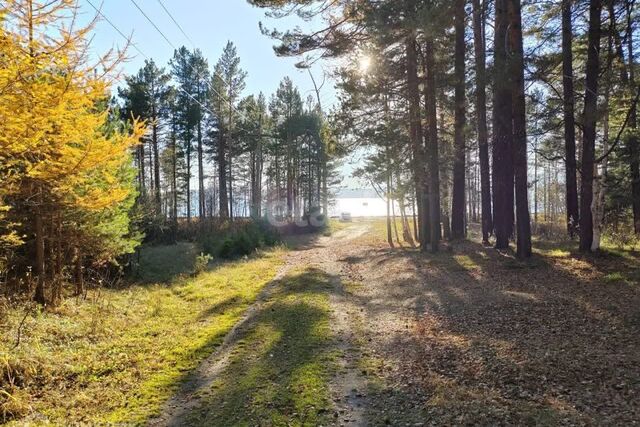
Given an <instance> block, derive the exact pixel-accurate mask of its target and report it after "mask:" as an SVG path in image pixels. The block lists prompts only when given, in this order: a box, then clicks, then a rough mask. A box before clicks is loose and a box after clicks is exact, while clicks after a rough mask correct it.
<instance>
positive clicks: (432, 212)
mask: <svg viewBox="0 0 640 427" xmlns="http://www.w3.org/2000/svg"><path fill="white" fill-rule="evenodd" d="M434 58H435V44H434V42H433V38H431V37H428V38H427V42H426V45H425V77H426V82H425V83H426V84H425V110H426V116H427V134H428V138H427V143H428V145H427V154H428V159H429V222H430V225H431V233H430V235H431V252H433V253H436V252H438V249H439V248H438V246H439V242H440V236H441V235H442V230H441V226H440V222H441V221H440V209H441V207H440V154H439V146H438V145H439V142H438V113H437V108H436V78H435V74H436V69H435V59H434Z"/></svg>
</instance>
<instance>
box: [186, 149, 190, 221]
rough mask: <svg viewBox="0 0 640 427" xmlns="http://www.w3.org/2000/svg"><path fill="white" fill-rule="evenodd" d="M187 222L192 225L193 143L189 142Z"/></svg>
mask: <svg viewBox="0 0 640 427" xmlns="http://www.w3.org/2000/svg"><path fill="white" fill-rule="evenodd" d="M186 190H187V222H188V223H189V224H190V223H191V141H188V142H187V177H186Z"/></svg>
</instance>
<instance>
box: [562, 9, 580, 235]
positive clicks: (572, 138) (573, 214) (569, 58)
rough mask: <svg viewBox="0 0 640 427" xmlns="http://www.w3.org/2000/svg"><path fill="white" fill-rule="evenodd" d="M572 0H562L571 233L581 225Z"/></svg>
mask: <svg viewBox="0 0 640 427" xmlns="http://www.w3.org/2000/svg"><path fill="white" fill-rule="evenodd" d="M572 3H573V0H562V76H563V77H562V91H563V96H564V146H565V174H566V176H565V181H566V189H567V193H566V203H567V231H568V232H569V235H570V236H571V237H573V236H574V234H575V232H576V231H577V229H578V224H579V221H580V214H579V209H578V181H577V166H576V125H575V112H574V110H575V94H574V89H573V51H572V49H573V47H572V46H573V27H572V23H571V18H572V13H571V6H572Z"/></svg>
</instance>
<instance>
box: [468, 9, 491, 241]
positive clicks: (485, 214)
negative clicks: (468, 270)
mask: <svg viewBox="0 0 640 427" xmlns="http://www.w3.org/2000/svg"><path fill="white" fill-rule="evenodd" d="M484 6H485V4H484V1H483V3H482V5H481V4H480V0H473V38H474V48H475V56H476V114H477V116H478V117H477V121H478V123H477V130H478V155H479V157H480V188H481V195H480V198H481V204H482V242H483V243H484V244H488V243H489V237H490V236H491V233H493V214H492V212H491V172H490V170H489V140H488V138H489V137H488V133H489V132H488V130H487V88H486V85H487V69H486V53H485V35H484Z"/></svg>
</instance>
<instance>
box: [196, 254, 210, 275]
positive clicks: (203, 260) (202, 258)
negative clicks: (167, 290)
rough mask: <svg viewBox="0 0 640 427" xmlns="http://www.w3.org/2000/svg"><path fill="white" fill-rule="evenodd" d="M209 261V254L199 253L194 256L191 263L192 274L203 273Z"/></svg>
mask: <svg viewBox="0 0 640 427" xmlns="http://www.w3.org/2000/svg"><path fill="white" fill-rule="evenodd" d="M209 261H211V255H209V254H204V253H201V254H200V255H198V256H197V257H196V262H195V264H194V265H193V274H194V275H197V274H200V273H203V272H204V271H205V270H206V269H207V266H208V265H209Z"/></svg>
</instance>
